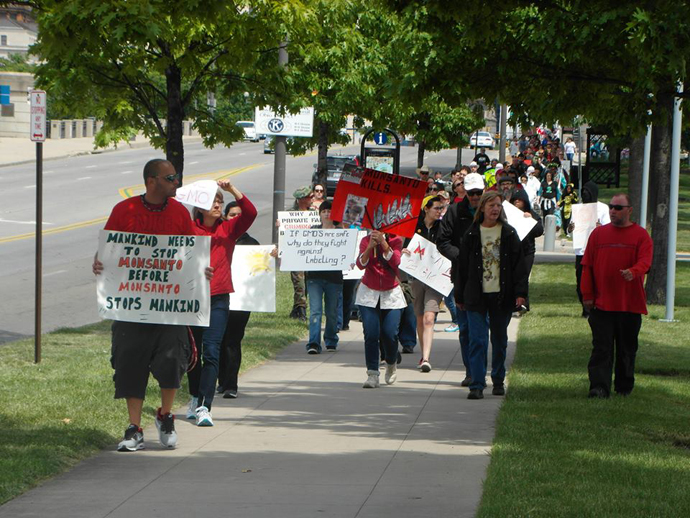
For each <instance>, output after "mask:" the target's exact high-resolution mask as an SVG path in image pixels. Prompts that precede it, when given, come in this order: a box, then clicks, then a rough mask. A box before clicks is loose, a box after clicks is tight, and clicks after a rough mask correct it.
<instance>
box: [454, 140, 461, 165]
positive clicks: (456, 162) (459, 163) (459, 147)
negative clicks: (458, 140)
mask: <svg viewBox="0 0 690 518" xmlns="http://www.w3.org/2000/svg"><path fill="white" fill-rule="evenodd" d="M461 167H462V145H461V144H459V145H458V157H457V158H456V159H455V168H456V169H460V168H461Z"/></svg>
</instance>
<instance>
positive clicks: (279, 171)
mask: <svg viewBox="0 0 690 518" xmlns="http://www.w3.org/2000/svg"><path fill="white" fill-rule="evenodd" d="M287 44H288V42H287V38H286V39H285V41H283V42H282V43H281V44H280V48H279V49H278V65H280V66H281V67H286V66H287V64H288V52H287ZM286 140H287V139H286V137H284V136H282V135H276V136H275V150H276V155H275V162H274V163H273V218H272V220H271V228H272V229H273V233H272V235H273V243H274V244H276V245H277V244H278V227H276V226H275V221H276V220H277V219H278V212H279V211H281V210H285V157H286V156H287V149H286Z"/></svg>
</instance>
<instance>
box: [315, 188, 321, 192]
mask: <svg viewBox="0 0 690 518" xmlns="http://www.w3.org/2000/svg"><path fill="white" fill-rule="evenodd" d="M314 192H323V189H314Z"/></svg>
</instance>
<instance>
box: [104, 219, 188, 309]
mask: <svg viewBox="0 0 690 518" xmlns="http://www.w3.org/2000/svg"><path fill="white" fill-rule="evenodd" d="M167 241H168V243H167V248H166V247H158V244H159V237H158V236H153V235H146V234H122V233H119V232H111V233H109V234H108V237H107V240H106V243H120V244H125V245H131V246H125V247H124V251H125V254H126V255H125V256H121V257H119V258H118V268H128V274H127V280H126V281H124V282H120V286H119V289H118V292H135V293H140V292H143V293H161V294H175V295H177V294H179V293H180V285H179V284H177V283H170V282H169V277H170V272H172V271H174V270H182V267H183V265H184V261H183V260H182V258H180V257H176V256H177V254H178V252H179V250H178V249H177V248H176V247H179V246H194V243H195V236H167ZM140 247H147V248H150V249H151V252H150V254H148V255H149V257H138V256H139V253H140ZM188 302H190V303H192V302H193V301H188ZM108 303H109V304H118V303H119V301H118V300H117V298H112V297H108ZM196 304H197V305H198V301H197V303H196ZM134 305H135V306H136V303H135V304H134ZM168 305H169V306H170V309H168V308H167V306H168ZM109 309H110V308H109ZM133 309H140V308H136V307H135V308H133ZM150 309H151V310H164V311H179V312H187V311H190V312H192V311H198V307H197V308H196V309H195V304H193V303H192V304H187V303H185V301H174V300H168V301H166V300H163V299H152V300H151V308H150Z"/></svg>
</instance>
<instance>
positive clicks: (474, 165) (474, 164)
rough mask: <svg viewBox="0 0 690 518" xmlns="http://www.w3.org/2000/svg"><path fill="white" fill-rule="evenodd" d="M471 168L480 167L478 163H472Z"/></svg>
mask: <svg viewBox="0 0 690 518" xmlns="http://www.w3.org/2000/svg"><path fill="white" fill-rule="evenodd" d="M470 167H479V166H478V165H477V162H470Z"/></svg>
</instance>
